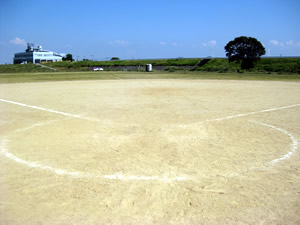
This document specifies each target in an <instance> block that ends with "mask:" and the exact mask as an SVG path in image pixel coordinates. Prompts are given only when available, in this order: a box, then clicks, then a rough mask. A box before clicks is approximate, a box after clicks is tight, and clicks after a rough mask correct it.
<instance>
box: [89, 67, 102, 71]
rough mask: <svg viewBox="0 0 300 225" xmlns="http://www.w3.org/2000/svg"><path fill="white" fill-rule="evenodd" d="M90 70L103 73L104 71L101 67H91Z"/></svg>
mask: <svg viewBox="0 0 300 225" xmlns="http://www.w3.org/2000/svg"><path fill="white" fill-rule="evenodd" d="M91 70H92V71H103V70H104V69H103V68H101V67H93V68H92V69H91Z"/></svg>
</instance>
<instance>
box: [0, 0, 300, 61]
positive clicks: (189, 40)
mask: <svg viewBox="0 0 300 225" xmlns="http://www.w3.org/2000/svg"><path fill="white" fill-rule="evenodd" d="M299 12H300V1H299V0H264V1H263V0H223V1H222V0H210V1H207V0H205V1H202V0H184V1H182V0H160V1H158V0H151V1H142V0H140V1H137V0H113V1H101V0H98V1H96V0H84V1H83V0H81V1H79V0H77V1H76V0H73V1H71V0H63V1H61V0H60V1H57V0H51V1H36V0H27V1H24V0H0V63H1V64H3V63H12V60H13V54H14V53H16V52H22V51H24V50H25V48H26V42H33V43H35V44H36V45H42V46H43V48H44V49H48V50H52V51H55V52H58V53H71V54H73V57H74V58H75V59H76V58H78V59H79V60H81V59H82V58H83V57H85V58H88V59H92V58H94V59H96V60H103V59H105V58H110V57H113V56H117V57H120V58H122V59H138V58H177V57H206V56H211V55H213V56H214V57H224V56H225V52H224V46H225V45H226V44H227V43H228V42H229V41H230V40H233V39H234V38H235V37H238V36H242V35H244V36H251V37H255V38H257V39H258V40H259V41H261V42H262V44H263V45H264V46H265V48H266V51H267V55H270V56H279V55H280V54H281V55H283V56H300V13H299Z"/></svg>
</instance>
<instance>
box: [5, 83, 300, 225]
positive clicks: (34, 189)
mask: <svg viewBox="0 0 300 225" xmlns="http://www.w3.org/2000/svg"><path fill="white" fill-rule="evenodd" d="M6 100H8V101H10V102H7V101H6ZM19 103H22V104H23V105H21V104H19ZM299 104H300V83H296V82H262V81H203V80H201V81H199V80H193V81H192V80H126V81H125V80H119V81H80V82H49V83H26V84H1V85H0V115H1V117H0V141H1V142H0V144H1V145H0V148H1V149H0V150H1V152H0V165H1V169H0V224H8V225H11V224H300V171H299V170H300V162H299V160H300V154H299V140H300V127H299V124H300V105H299Z"/></svg>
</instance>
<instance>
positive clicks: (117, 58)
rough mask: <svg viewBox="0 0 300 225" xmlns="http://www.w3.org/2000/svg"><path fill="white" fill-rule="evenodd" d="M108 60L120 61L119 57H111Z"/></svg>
mask: <svg viewBox="0 0 300 225" xmlns="http://www.w3.org/2000/svg"><path fill="white" fill-rule="evenodd" d="M110 60H120V58H119V57H112V58H111V59H110Z"/></svg>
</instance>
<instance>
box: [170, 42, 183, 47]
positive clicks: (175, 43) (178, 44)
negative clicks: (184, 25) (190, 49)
mask: <svg viewBox="0 0 300 225" xmlns="http://www.w3.org/2000/svg"><path fill="white" fill-rule="evenodd" d="M172 45H173V46H175V47H183V44H182V43H178V42H173V43H172Z"/></svg>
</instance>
